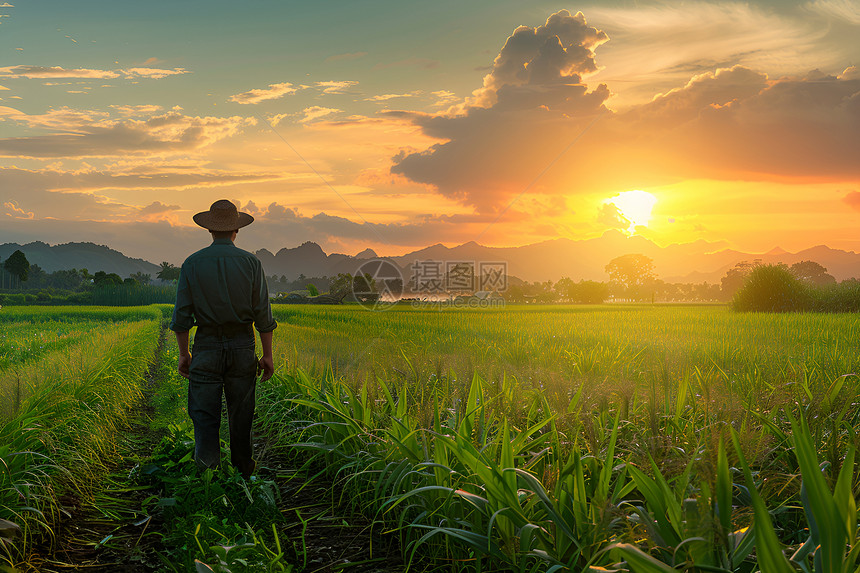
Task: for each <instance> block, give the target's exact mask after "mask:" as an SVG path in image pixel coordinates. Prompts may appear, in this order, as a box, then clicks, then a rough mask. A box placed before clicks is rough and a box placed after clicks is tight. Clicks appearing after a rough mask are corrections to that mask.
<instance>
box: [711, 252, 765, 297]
mask: <svg viewBox="0 0 860 573" xmlns="http://www.w3.org/2000/svg"><path fill="white" fill-rule="evenodd" d="M760 265H761V259H756V260H755V261H753V262H749V261H741V262H739V263H737V264H736V265H735V266H734V267H733V268H731V269H729V270H728V271H727V272H726V276H724V277H723V278H721V279H720V286H721V288H722V291H723V300H731V298H732V297H733V296H735V293H736V292H738V291H739V290H740V288H741V287H742V286H744V281H745V280H746V278H747V277H748V276H749V274H750V273H751V272H752V271H753V269H755V268H756V267H758V266H760Z"/></svg>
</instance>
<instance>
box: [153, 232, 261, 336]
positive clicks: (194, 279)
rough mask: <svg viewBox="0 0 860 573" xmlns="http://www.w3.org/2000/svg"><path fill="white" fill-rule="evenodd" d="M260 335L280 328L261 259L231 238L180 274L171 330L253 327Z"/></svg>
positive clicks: (189, 262) (193, 257) (190, 262)
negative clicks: (238, 245) (273, 316)
mask: <svg viewBox="0 0 860 573" xmlns="http://www.w3.org/2000/svg"><path fill="white" fill-rule="evenodd" d="M252 322H253V323H254V326H255V327H256V328H257V330H258V331H260V332H271V331H273V330H274V329H275V327H276V326H277V323H276V322H275V319H274V318H272V307H271V306H270V305H269V289H268V287H267V286H266V278H265V277H264V276H263V265H262V264H261V263H260V260H259V259H258V258H257V257H255V256H254V255H253V254H251V253H249V252H248V251H243V250H242V249H240V248H238V247H236V246H235V245H234V244H233V241H231V240H230V239H215V240H214V241H212V244H211V245H209V246H208V247H206V248H205V249H201V250H199V251H197V252H196V253H194V254H193V255H191V256H190V257H188V258H187V259H185V262H184V263H182V269H181V271H180V274H179V285H178V288H177V291H176V306H175V307H174V308H173V319H172V320H171V321H170V330H173V331H174V332H187V331H189V330H191V327H192V326H238V325H241V324H251V323H252Z"/></svg>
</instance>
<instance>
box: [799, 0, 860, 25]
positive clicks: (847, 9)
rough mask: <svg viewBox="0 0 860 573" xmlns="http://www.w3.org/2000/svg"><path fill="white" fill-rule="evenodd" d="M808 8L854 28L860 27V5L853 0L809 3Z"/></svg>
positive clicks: (826, 0)
mask: <svg viewBox="0 0 860 573" xmlns="http://www.w3.org/2000/svg"><path fill="white" fill-rule="evenodd" d="M806 8H807V9H808V10H810V11H812V12H817V13H819V14H823V15H826V16H830V17H832V18H835V19H837V20H842V21H843V22H847V23H848V24H851V25H853V26H860V5H858V4H857V2H853V1H851V0H815V1H814V2H808V3H807V4H806Z"/></svg>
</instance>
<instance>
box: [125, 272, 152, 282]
mask: <svg viewBox="0 0 860 573" xmlns="http://www.w3.org/2000/svg"><path fill="white" fill-rule="evenodd" d="M128 278H130V279H132V280H133V281H134V282H136V283H139V284H142V285H148V284H149V283H151V282H152V275H150V274H144V273H142V272H136V273H134V274H132V275H129V277H128Z"/></svg>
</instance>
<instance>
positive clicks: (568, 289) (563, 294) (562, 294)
mask: <svg viewBox="0 0 860 573" xmlns="http://www.w3.org/2000/svg"><path fill="white" fill-rule="evenodd" d="M575 287H576V283H575V282H573V281H572V280H571V279H569V278H568V277H561V278H560V279H558V280H557V281H556V283H555V286H554V287H553V289H555V292H556V294H557V295H558V298H560V299H562V300H566V301H567V302H574V298H575Z"/></svg>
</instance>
